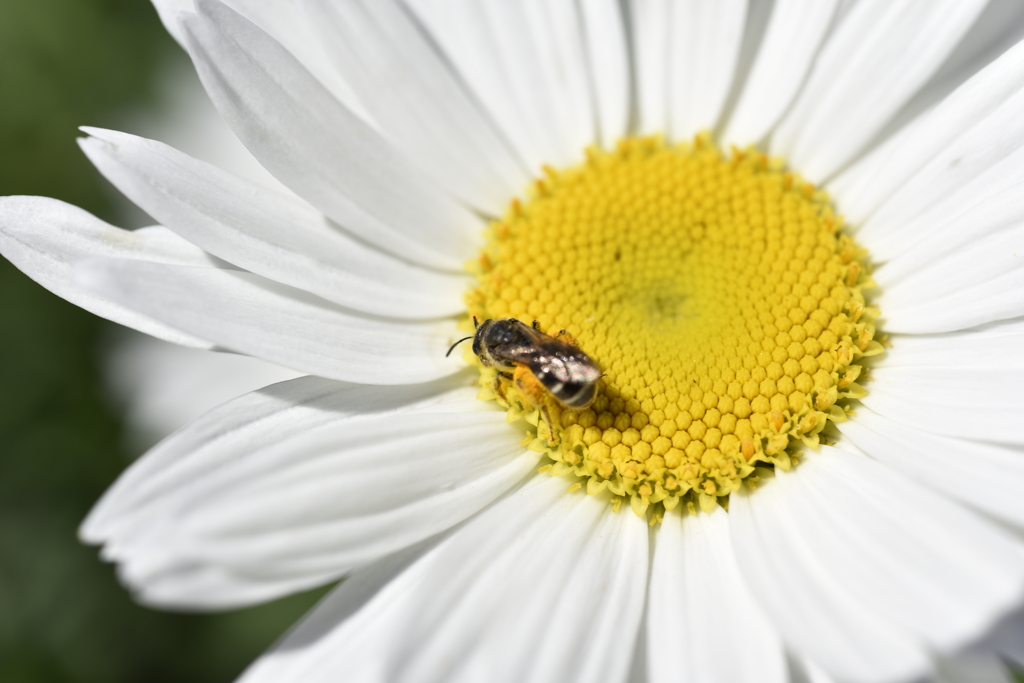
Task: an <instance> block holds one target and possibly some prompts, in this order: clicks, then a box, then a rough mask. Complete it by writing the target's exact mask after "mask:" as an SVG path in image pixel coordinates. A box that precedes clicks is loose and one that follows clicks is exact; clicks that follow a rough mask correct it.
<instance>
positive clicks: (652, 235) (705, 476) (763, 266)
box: [467, 136, 882, 514]
mask: <svg viewBox="0 0 1024 683" xmlns="http://www.w3.org/2000/svg"><path fill="white" fill-rule="evenodd" d="M865 256H866V254H865V252H864V251H863V250H862V249H860V248H859V247H858V246H857V245H856V243H855V242H854V241H853V240H852V238H850V237H849V236H848V235H846V234H844V233H843V231H842V220H841V218H839V217H838V216H836V215H835V213H834V211H833V209H832V207H831V204H830V203H829V198H828V196H827V195H826V194H825V193H824V192H822V191H821V190H818V189H816V188H815V187H814V186H812V185H810V184H809V183H805V182H803V181H802V180H801V179H800V178H799V177H798V176H796V175H794V174H793V173H790V172H787V171H786V170H785V168H784V164H783V163H782V162H781V161H777V160H772V159H769V158H768V157H767V156H766V155H764V154H762V153H759V152H758V151H756V150H755V149H748V150H745V151H740V150H733V151H732V153H731V154H730V155H728V156H726V155H724V154H722V152H721V151H720V150H719V149H718V148H717V147H715V146H714V145H713V144H712V142H711V140H710V138H709V137H707V136H701V137H698V138H696V139H695V140H694V141H693V142H692V143H688V144H680V145H667V144H665V143H664V142H663V141H662V140H661V139H660V138H657V137H649V138H632V139H627V140H624V141H622V142H621V143H620V144H619V145H618V147H617V148H616V149H615V150H614V151H612V152H604V151H600V150H597V149H591V150H588V154H587V161H586V162H585V163H583V164H581V165H579V166H576V167H572V168H569V169H566V170H563V171H555V170H553V169H546V177H545V178H543V179H540V180H538V181H536V183H535V185H534V187H533V188H531V192H530V195H529V198H528V200H527V201H525V202H521V201H518V200H515V201H513V202H512V203H511V204H510V206H509V208H508V210H507V212H506V214H505V216H504V217H502V218H501V219H500V220H497V221H494V222H493V223H491V225H490V226H489V227H488V229H487V235H486V246H485V249H484V252H483V254H482V255H481V257H480V259H479V260H478V261H474V262H473V263H472V264H471V266H470V267H471V270H472V271H473V273H474V274H475V275H476V278H477V286H476V288H474V289H473V290H472V291H471V292H470V293H469V294H468V296H467V304H468V308H469V314H470V315H471V316H475V317H476V318H478V319H479V320H486V319H489V318H509V317H512V318H517V319H519V320H521V321H524V322H526V323H527V324H529V323H531V322H532V321H534V320H537V321H538V323H539V325H540V328H541V329H543V330H545V331H550V332H552V334H553V333H554V332H556V331H558V330H560V329H562V328H564V329H566V330H568V331H569V333H571V334H572V335H573V336H574V337H575V338H576V339H577V340H578V342H579V344H580V347H581V348H582V349H584V350H585V351H586V352H587V353H588V354H589V355H590V356H591V357H593V359H594V360H596V361H597V363H598V364H599V365H600V367H601V369H602V371H603V373H604V376H603V377H602V378H601V379H600V380H598V387H597V398H596V399H595V400H594V402H593V404H592V405H591V406H590V407H589V408H587V409H586V410H582V411H580V410H570V409H565V408H564V407H563V406H560V405H558V403H557V402H556V401H552V402H551V403H550V404H549V406H548V407H549V411H550V414H551V417H552V423H553V425H554V431H555V432H556V433H555V434H550V435H549V434H547V433H546V432H547V427H546V426H545V424H544V422H543V421H539V420H538V415H537V413H538V411H537V410H536V409H534V408H533V406H532V405H531V402H530V401H527V400H524V397H522V396H519V395H518V393H517V391H516V389H515V387H514V386H509V387H507V389H505V390H502V391H498V392H495V391H494V390H493V387H494V386H495V381H496V378H495V376H494V370H493V369H492V368H481V377H480V382H481V387H482V388H481V398H484V399H487V400H497V401H499V402H501V403H502V405H504V406H505V407H506V408H507V409H508V416H509V419H510V420H515V419H519V418H521V417H525V418H526V419H527V420H528V422H529V424H531V425H533V427H532V428H531V434H530V435H529V436H528V437H527V443H528V444H529V446H530V447H531V448H533V449H534V450H537V451H539V452H543V453H545V454H546V455H547V456H548V457H549V458H550V462H548V463H547V464H546V465H545V466H544V468H546V469H548V470H549V471H550V472H551V473H552V474H555V475H563V474H569V473H572V474H575V475H577V476H579V477H582V478H583V479H582V480H581V481H580V484H582V483H583V482H585V483H586V486H587V490H588V492H589V493H592V494H596V493H598V492H601V491H605V490H606V491H608V492H610V493H611V494H612V496H613V497H614V498H615V499H616V501H617V502H616V504H618V503H619V502H621V501H622V500H626V499H628V500H629V501H630V504H631V506H632V508H633V510H634V511H635V512H637V514H643V513H644V512H645V511H647V510H648V509H649V508H651V506H652V505H655V508H656V510H660V509H661V507H662V506H663V507H664V509H668V510H671V509H672V508H674V507H676V506H677V505H679V504H680V502H685V503H687V504H689V505H691V506H693V505H697V506H700V507H701V508H703V509H705V510H709V509H711V508H712V507H714V506H715V505H716V504H718V503H722V502H724V500H725V497H727V496H728V495H729V494H730V493H731V492H733V491H736V490H737V489H738V488H740V487H741V486H742V485H744V481H748V483H749V481H752V480H753V479H754V478H755V477H756V475H757V473H758V472H759V471H763V468H765V467H769V468H773V467H780V468H783V469H788V468H789V467H791V466H792V464H793V460H794V455H795V454H796V453H797V452H798V447H799V446H801V445H806V446H810V447H815V446H817V444H818V442H819V439H820V438H821V437H820V435H821V432H822V430H823V428H825V426H826V425H827V423H828V422H830V421H832V422H839V421H842V420H844V419H845V416H846V413H845V410H844V408H843V402H844V401H843V399H848V398H857V397H860V396H863V395H864V389H863V388H862V387H861V386H860V385H859V384H858V382H857V380H858V379H859V376H860V373H861V368H862V366H861V364H860V360H861V359H862V358H864V357H866V356H870V355H874V354H876V353H879V352H880V351H881V350H882V347H881V345H880V344H879V343H878V342H877V341H875V340H874V336H875V325H874V320H875V318H876V317H877V315H878V311H877V310H876V309H874V308H872V307H870V306H868V305H866V303H865V299H864V295H863V290H864V289H865V288H868V287H870V286H871V285H872V282H871V280H870V277H869V274H868V268H867V262H866V259H865ZM467 320H468V318H467ZM467 357H469V358H470V359H471V360H472V358H473V357H472V354H468V355H467ZM498 381H500V378H499V380H498ZM499 394H501V397H500V398H499ZM552 444H553V445H552ZM656 504H660V506H658V505H656ZM656 514H657V513H656Z"/></svg>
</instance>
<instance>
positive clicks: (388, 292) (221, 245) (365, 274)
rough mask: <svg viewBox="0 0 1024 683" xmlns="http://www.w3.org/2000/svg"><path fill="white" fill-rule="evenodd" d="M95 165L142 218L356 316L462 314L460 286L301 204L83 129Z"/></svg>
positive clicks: (143, 145)
mask: <svg viewBox="0 0 1024 683" xmlns="http://www.w3.org/2000/svg"><path fill="white" fill-rule="evenodd" d="M85 131H86V132H87V133H90V134H91V135H93V136H94V137H92V138H89V139H85V140H82V141H80V144H81V146H82V149H83V150H85V153H86V154H87V155H88V156H89V158H90V159H91V160H92V162H93V163H94V164H95V165H96V167H97V168H98V169H99V170H100V171H101V172H102V173H103V174H104V175H105V176H106V177H107V179H108V180H110V182H112V183H113V184H114V185H115V186H116V187H117V188H118V189H119V190H120V191H121V192H123V193H124V194H125V195H126V196H128V198H129V199H131V200H132V201H133V202H135V203H136V204H138V205H139V206H140V207H141V208H142V209H143V210H144V211H146V213H148V214H149V215H150V216H153V217H154V218H155V219H157V220H158V221H160V222H161V223H162V224H164V225H166V226H167V227H168V228H170V229H171V230H174V231H175V232H177V233H178V234H180V235H181V236H182V237H184V238H185V239H187V240H189V241H190V242H192V243H194V244H196V245H198V246H200V247H202V248H203V249H206V250H207V251H209V252H210V253H212V254H215V255H217V256H219V257H221V258H223V259H225V260H227V261H230V262H231V263H234V264H236V265H238V266H241V267H242V268H246V269H247V270H250V271H252V272H254V273H257V274H259V275H263V276H265V277H268V278H270V279H272V280H277V281H278V282H282V283H284V284H287V285H291V286H293V287H298V288H300V289H304V290H306V291H307V292H312V293H313V294H318V295H319V296H322V297H324V298H325V299H328V300H330V301H334V302H336V303H339V304H342V305H345V306H348V307H349V308H353V309H356V310H358V311H362V312H364V313H374V314H378V315H385V316H393V317H398V318H414V319H415V318H420V319H422V318H433V317H439V316H444V315H452V314H455V313H458V312H459V311H460V310H464V306H463V305H462V303H461V298H462V293H463V292H464V291H465V289H466V279H465V278H462V277H456V276H453V275H448V274H443V273H439V272H437V271H434V270H428V269H425V268H422V267H417V266H413V265H409V264H408V263H405V262H403V261H399V260H398V259H396V258H394V257H392V256H388V255H386V254H384V253H382V252H380V251H377V250H376V249H373V248H371V247H367V246H366V245H365V244H363V243H361V242H359V241H357V240H355V239H353V238H351V237H349V236H348V235H347V234H345V233H344V232H342V231H341V230H339V229H338V228H337V227H336V226H334V225H332V224H331V223H330V222H329V221H328V220H327V219H325V218H324V217H323V216H322V215H321V214H320V213H319V212H318V211H317V210H316V209H314V208H313V207H311V206H309V205H308V204H306V203H305V202H303V201H301V200H299V199H297V198H295V197H290V196H288V195H285V194H282V193H279V192H275V191H273V190H270V189H267V188H264V187H260V186H259V185H256V184H254V183H252V182H249V181H247V180H244V179H243V178H240V177H238V176H236V175H234V174H232V173H228V172H227V171H222V170H220V169H218V168H216V167H214V166H211V165H209V164H206V163H204V162H202V161H198V160H196V159H193V158H191V157H189V156H187V155H185V154H182V153H181V152H179V151H177V150H175V149H172V148H170V147H168V146H166V145H163V144H161V143H159V142H154V141H152V140H145V139H143V138H137V137H135V136H133V135H128V134H126V133H117V132H115V131H105V130H99V129H94V128H87V129H85Z"/></svg>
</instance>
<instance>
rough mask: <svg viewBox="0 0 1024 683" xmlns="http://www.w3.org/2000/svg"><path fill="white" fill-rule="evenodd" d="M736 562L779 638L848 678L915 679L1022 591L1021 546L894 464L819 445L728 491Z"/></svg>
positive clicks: (976, 634) (1023, 593) (978, 633)
mask: <svg viewBox="0 0 1024 683" xmlns="http://www.w3.org/2000/svg"><path fill="white" fill-rule="evenodd" d="M730 520H731V522H732V523H731V527H732V532H733V540H734V548H735V550H736V556H737V560H738V563H739V567H740V570H741V572H742V573H743V576H744V578H745V579H746V580H747V581H748V583H749V584H750V585H751V587H753V588H754V592H755V595H756V596H757V597H758V599H759V600H760V601H761V602H762V604H763V605H764V607H765V609H766V610H767V612H768V613H769V615H770V616H771V617H772V618H773V619H774V621H775V623H776V624H777V625H778V626H779V628H780V629H781V630H782V633H783V637H784V638H785V639H786V642H787V643H788V644H789V646H790V647H791V648H793V650H794V651H796V652H797V653H799V654H801V655H804V656H807V657H810V658H811V659H813V660H814V661H815V662H817V663H818V664H820V665H821V666H822V667H823V668H824V669H825V670H826V671H828V672H829V674H831V675H832V676H834V677H835V678H837V679H839V680H844V681H879V680H897V679H904V678H911V677H913V676H914V675H920V674H924V673H926V672H927V671H928V670H929V668H930V662H929V657H928V656H927V652H926V650H925V648H926V647H927V648H932V649H934V650H936V651H939V652H949V651H952V650H955V649H957V648H960V647H963V646H965V645H967V644H968V643H969V642H971V641H972V640H974V639H976V638H978V637H979V636H981V635H982V634H983V632H984V631H985V630H986V629H987V628H989V627H990V625H991V624H992V623H993V622H995V621H996V620H997V619H998V618H999V617H1000V616H1002V615H1003V614H1005V613H1007V612H1008V611H1010V610H1011V609H1013V608H1015V607H1016V605H1017V604H1019V602H1020V600H1021V598H1022V597H1024V562H1022V560H1024V549H1022V548H1021V546H1020V544H1019V542H1018V541H1016V540H1013V539H1012V538H1011V537H1010V536H1008V535H1005V534H1004V533H1002V532H1000V531H999V530H998V529H997V528H996V527H995V525H993V524H990V523H988V522H985V521H983V520H982V519H981V518H979V517H977V516H975V515H973V514H971V513H970V512H968V511H967V510H966V509H964V508H961V507H960V506H958V505H956V504H954V503H951V502H949V501H947V500H945V499H944V498H942V497H940V496H938V495H936V494H934V493H931V492H930V491H928V490H927V489H925V488H923V487H921V486H919V485H917V484H915V483H914V481H913V480H911V479H909V478H906V477H904V476H902V475H900V474H898V473H897V472H895V471H894V470H891V469H889V468H887V467H885V466H884V465H881V464H879V463H877V462H875V461H873V460H871V459H870V458H867V457H865V456H862V455H858V454H855V453H850V452H846V451H842V450H839V449H835V448H830V447H828V446H822V447H821V448H820V450H819V452H818V453H811V454H809V455H808V457H807V458H806V460H805V461H804V462H802V463H801V464H800V465H799V466H798V467H797V468H796V469H795V470H794V471H792V472H788V473H787V472H779V473H778V474H777V475H776V477H775V479H774V481H769V482H767V483H766V484H765V485H764V486H762V487H760V488H759V489H757V490H756V491H754V492H752V493H741V494H739V495H736V496H734V498H733V500H731V501H730Z"/></svg>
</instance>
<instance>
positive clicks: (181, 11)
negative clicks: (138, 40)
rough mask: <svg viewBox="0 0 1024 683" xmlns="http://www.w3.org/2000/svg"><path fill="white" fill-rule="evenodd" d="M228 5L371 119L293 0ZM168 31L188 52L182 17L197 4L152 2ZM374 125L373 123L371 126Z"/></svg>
mask: <svg viewBox="0 0 1024 683" xmlns="http://www.w3.org/2000/svg"><path fill="white" fill-rule="evenodd" d="M223 1H224V4H226V5H227V6H228V7H231V8H232V9H234V10H235V11H236V12H238V13H239V14H241V15H242V16H244V17H245V18H246V19H248V20H249V21H251V22H253V23H254V24H256V25H257V26H259V27H260V28H261V29H263V30H264V31H265V32H266V33H267V34H268V35H270V36H271V37H273V38H274V40H276V41H277V42H279V43H281V44H282V45H284V46H285V48H286V49H287V50H288V51H289V52H290V53H292V54H293V55H295V57H296V58H298V60H299V61H300V62H302V65H303V66H305V67H306V68H307V69H309V70H310V72H311V73H313V75H314V76H316V78H317V80H318V81H320V82H321V83H323V84H324V86H325V87H326V88H327V89H328V90H330V91H331V92H332V93H333V94H334V96H335V97H337V98H338V99H339V100H340V101H341V102H343V103H344V104H345V106H346V107H348V108H349V109H351V110H352V111H353V112H355V113H356V114H358V115H359V116H360V117H362V118H364V119H366V120H367V121H369V115H368V114H367V112H366V110H365V109H364V108H363V106H362V104H361V103H360V102H359V100H358V99H357V98H356V95H355V93H354V92H353V91H352V88H351V87H350V86H349V85H348V84H347V83H346V82H345V81H344V79H342V78H341V77H340V76H339V75H338V74H337V73H335V71H334V69H333V67H332V66H331V63H330V60H329V59H328V58H327V55H325V54H324V53H323V50H322V49H321V45H320V43H319V41H317V40H316V39H315V37H314V35H313V32H312V31H311V30H310V27H309V26H308V25H307V24H306V22H304V21H303V17H302V15H301V13H299V12H297V11H295V6H294V4H293V3H292V2H291V0H223ZM152 2H153V5H155V6H156V11H157V13H158V14H159V15H160V19H161V20H162V21H163V23H164V26H165V27H166V28H167V31H168V32H169V33H170V34H171V35H172V36H174V39H175V40H177V41H178V42H179V43H180V44H181V46H182V47H184V48H185V49H186V50H187V49H188V46H187V45H186V43H185V32H184V30H183V28H182V25H181V19H182V17H184V16H186V15H188V14H194V13H195V11H196V8H195V1H194V0H152ZM370 123H371V124H372V122H370Z"/></svg>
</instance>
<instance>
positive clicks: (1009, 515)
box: [839, 406, 1024, 529]
mask: <svg viewBox="0 0 1024 683" xmlns="http://www.w3.org/2000/svg"><path fill="white" fill-rule="evenodd" d="M839 429H840V431H841V432H842V433H843V435H844V436H846V437H847V438H849V439H850V440H851V441H852V442H853V443H854V445H856V446H857V447H858V448H860V449H861V450H862V451H864V452H865V453H867V454H868V455H870V456H871V457H873V458H875V459H876V460H879V461H880V462H883V463H885V464H886V465H889V466H891V467H893V468H895V469H897V470H899V471H901V472H903V473H904V474H906V475H907V476H908V477H913V478H914V479H916V480H918V481H920V482H921V483H923V484H927V485H928V486H930V487H932V488H933V489H935V490H936V491H939V492H940V493H943V494H945V495H948V496H950V497H951V498H956V499H957V500H960V501H962V502H964V503H966V504H967V505H970V506H971V507H973V508H975V509H977V510H980V511H982V512H984V513H986V514H988V515H991V516H992V517H995V518H997V519H1000V520H1003V521H1005V522H1009V523H1010V524H1015V525H1016V526H1017V527H1019V528H1021V529H1024V454H1022V453H1021V452H1020V451H1019V450H1014V449H1011V448H1008V447H1006V446H997V445H995V444H989V443H984V442H981V441H968V440H964V439H954V438H950V437H946V436H939V435H937V434H934V433H931V432H928V431H923V430H920V429H915V428H913V427H907V426H905V425H902V424H900V423H899V422H897V421H894V420H892V419H889V418H887V417H884V416H882V415H879V414H878V413H876V412H874V411H873V410H871V409H870V408H868V407H867V406H859V407H858V408H857V411H856V415H855V416H854V417H852V418H851V419H850V420H849V421H847V422H844V423H843V424H841V425H839Z"/></svg>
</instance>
